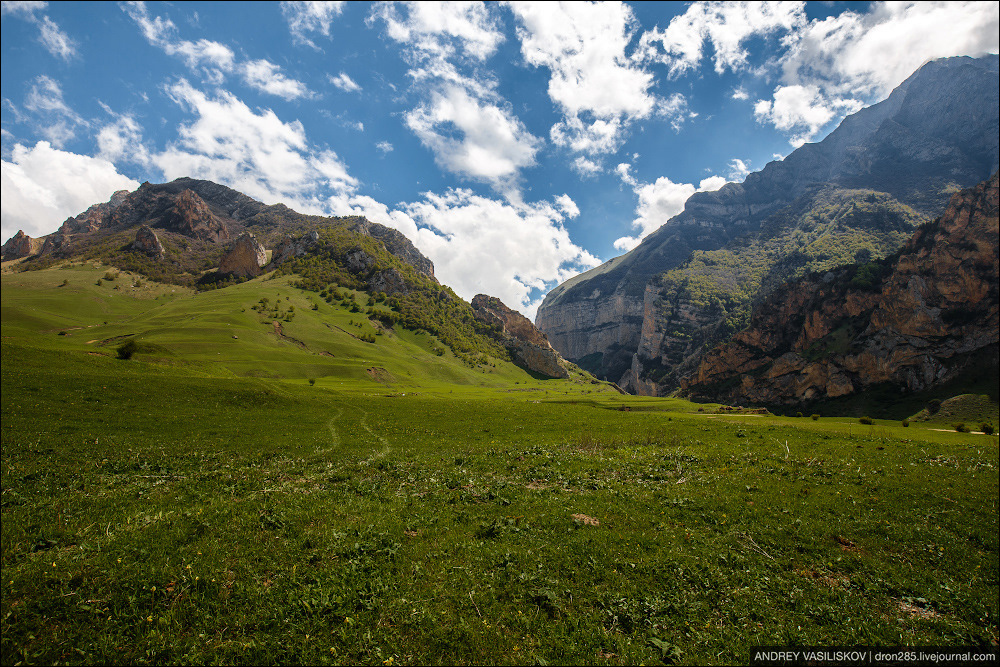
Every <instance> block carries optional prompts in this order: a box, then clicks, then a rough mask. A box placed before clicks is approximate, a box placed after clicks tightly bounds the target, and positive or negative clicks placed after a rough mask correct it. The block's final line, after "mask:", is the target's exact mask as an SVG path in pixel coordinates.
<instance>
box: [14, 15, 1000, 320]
mask: <svg viewBox="0 0 1000 667" xmlns="http://www.w3.org/2000/svg"><path fill="white" fill-rule="evenodd" d="M998 15H1000V9H998V3H996V2H971V3H961V2H945V3H933V2H919V3H892V4H881V3H871V4H870V3H841V2H812V3H799V2H776V3H722V4H703V3H656V2H642V3H635V4H627V3H622V4H619V3H611V2H607V3H598V4H591V3H579V2H578V3H566V4H560V3H554V2H545V3H540V4H532V3H490V4H481V3H433V2H420V3H416V4H406V3H361V2H350V3H341V2H283V3H263V2H261V3H249V4H243V3H237V2H227V3H198V2H184V3H152V2H150V3H139V2H136V3H76V2H58V3H51V4H48V3H45V2H4V3H3V14H2V49H3V58H2V84H0V85H2V91H0V94H2V103H3V117H2V157H3V164H2V168H3V171H2V188H3V191H2V206H3V210H2V226H3V228H2V232H3V239H4V240H6V239H7V238H9V237H10V236H12V235H13V234H14V233H16V231H17V230H18V229H24V230H25V232H26V233H28V234H29V235H31V236H41V235H44V234H47V233H50V232H52V231H54V230H55V229H56V228H57V227H58V226H59V225H60V224H61V223H62V221H63V220H64V219H65V218H66V217H67V216H70V215H75V214H77V213H79V212H81V211H82V210H84V209H85V208H86V207H87V206H88V205H90V204H92V203H95V202H98V201H106V200H107V199H108V197H109V196H110V195H111V194H112V193H113V192H114V191H115V190H118V189H133V188H135V187H137V186H138V184H139V183H140V182H142V181H146V180H148V181H152V182H162V181H165V180H172V179H174V178H177V177H179V176H192V177H195V178H206V179H210V180H215V181H218V182H221V183H224V184H226V185H229V186H231V187H234V188H236V189H238V190H241V191H243V192H245V193H247V194H249V195H250V196H252V197H255V198H257V199H260V200H261V201H264V202H265V203H277V202H284V203H286V204H288V205H289V206H291V207H292V208H295V209H296V210H300V211H303V212H311V213H322V214H328V215H346V214H353V213H361V214H364V215H367V216H368V217H369V218H370V219H372V220H374V221H376V222H381V223H383V224H387V225H390V226H392V227H395V228H397V229H399V230H400V231H402V232H403V233H404V234H406V235H407V236H408V237H409V238H410V239H411V240H413V241H414V243H416V245H417V247H418V248H420V249H421V251H423V252H424V254H426V255H427V256H428V257H429V258H430V259H431V260H433V261H434V263H435V267H436V272H437V275H438V278H439V279H440V280H441V281H442V282H444V283H446V284H448V285H451V286H452V287H453V288H455V290H456V291H457V292H458V293H459V294H460V295H461V296H463V297H465V298H466V299H471V298H472V296H474V295H475V294H477V293H479V292H485V293H488V294H491V295H494V296H498V297H500V298H501V299H502V300H503V301H505V302H506V303H507V304H508V305H510V306H511V307H514V308H518V309H520V310H521V311H522V312H525V313H526V314H528V315H529V316H533V315H534V312H535V310H536V308H537V305H538V303H539V302H540V300H541V298H542V297H543V296H544V294H545V292H546V291H547V290H548V289H551V288H552V287H553V286H555V285H556V284H557V283H558V282H560V281H562V280H565V279H566V278H568V277H570V276H572V275H574V274H575V273H577V272H579V271H581V270H585V269H587V268H590V267H592V266H595V265H597V264H599V263H600V262H602V261H606V260H608V259H611V258H612V257H614V256H616V255H619V254H621V253H623V252H625V251H626V250H628V249H630V248H632V247H634V246H635V245H636V244H637V243H638V242H639V241H640V240H641V238H642V237H643V236H645V235H646V234H648V233H649V232H651V231H652V230H654V229H655V228H656V227H658V226H659V225H661V224H663V223H664V222H666V220H667V219H669V218H670V217H671V216H672V215H675V214H676V213H678V212H680V211H681V210H682V208H683V202H684V200H685V199H686V198H687V197H688V196H690V194H692V193H693V192H695V191H696V190H698V189H717V188H718V187H721V185H722V184H723V183H725V182H726V181H727V180H729V181H742V180H743V178H744V177H745V175H746V174H747V173H748V172H749V171H756V170H758V169H761V168H762V167H763V166H764V165H765V164H766V163H767V162H768V161H770V160H773V159H780V158H781V157H783V156H785V155H787V154H788V153H789V152H790V151H792V150H793V149H794V148H795V147H796V146H798V145H801V144H802V143H804V142H807V141H818V140H820V139H822V138H823V137H824V136H825V135H826V134H827V133H828V132H829V131H830V130H832V129H833V128H834V127H836V125H837V123H838V122H839V121H840V120H841V119H842V118H843V117H844V116H845V115H847V114H849V113H851V112H853V111H856V110H857V109H859V108H861V107H862V106H866V105H868V104H871V103H873V102H876V101H879V100H881V99H884V97H885V96H886V95H887V94H888V93H889V92H890V91H891V90H892V88H893V87H895V86H896V85H898V84H899V83H900V82H901V81H902V80H903V79H905V78H906V77H907V76H908V75H909V74H910V73H912V72H913V71H914V70H915V69H917V68H918V67H919V66H920V65H921V64H923V63H924V62H926V61H927V60H929V59H932V58H937V57H944V56H953V55H972V56H978V55H983V54H985V53H997V51H998V50H1000V46H998V43H1000V36H998V35H1000V28H998V25H1000V18H998Z"/></svg>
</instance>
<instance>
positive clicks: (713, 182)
mask: <svg viewBox="0 0 1000 667" xmlns="http://www.w3.org/2000/svg"><path fill="white" fill-rule="evenodd" d="M728 182H729V181H728V180H726V179H725V178H723V177H722V176H709V177H708V178H703V179H701V181H700V182H699V183H698V192H715V191H716V190H718V189H719V188H721V187H722V186H723V185H725V184H726V183H728Z"/></svg>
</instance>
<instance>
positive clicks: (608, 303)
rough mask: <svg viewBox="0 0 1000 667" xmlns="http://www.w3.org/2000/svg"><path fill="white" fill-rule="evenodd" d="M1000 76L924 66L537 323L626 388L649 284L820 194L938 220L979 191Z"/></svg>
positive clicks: (558, 292)
mask: <svg viewBox="0 0 1000 667" xmlns="http://www.w3.org/2000/svg"><path fill="white" fill-rule="evenodd" d="M998 69H1000V59H998V57H997V56H995V55H991V56H986V57H983V58H967V57H962V58H946V59H941V60H937V61H932V62H930V63H928V64H926V65H924V66H923V67H922V68H921V69H920V70H918V71H917V72H916V73H914V74H913V75H912V76H910V77H909V78H908V79H907V80H906V81H905V82H903V83H902V84H900V86H899V87H898V88H896V90H894V91H893V92H892V94H891V95H890V96H889V97H888V98H887V99H886V100H884V101H883V102H880V103H878V104H875V105H873V106H871V107H868V108H866V109H862V110H861V111H859V112H857V113H856V114H853V115H852V116H849V117H847V118H845V119H844V121H843V122H842V123H841V124H840V126H839V127H838V128H837V129H836V130H834V131H833V132H832V133H831V134H830V135H829V136H828V137H826V138H825V139H824V140H823V141H821V142H819V143H816V144H806V145H804V146H802V147H800V148H798V149H796V150H795V151H793V152H792V153H791V154H790V155H789V156H788V157H786V158H785V159H784V160H781V161H776V162H771V163H769V164H768V165H766V166H765V167H764V168H763V169H762V170H761V171H759V172H756V173H752V174H750V175H748V176H747V178H746V180H745V181H744V182H743V183H742V184H737V183H730V184H727V185H725V186H724V187H722V188H721V189H720V190H718V191H716V192H699V193H695V194H694V195H692V196H691V197H690V198H689V199H688V200H687V202H686V203H685V208H684V211H683V212H681V213H680V214H678V215H677V216H674V217H673V218H671V219H670V220H665V221H664V223H665V224H663V226H661V227H660V228H659V229H658V230H656V231H655V232H653V233H652V234H650V235H649V236H647V237H646V238H645V239H644V240H643V242H642V243H641V244H639V246H638V247H636V248H635V249H633V250H632V251H630V252H629V253H627V254H625V255H623V256H621V257H617V258H615V259H613V260H611V261H610V262H607V263H605V264H603V265H601V266H599V267H597V268H595V269H592V270H590V271H588V272H586V273H583V274H581V275H579V276H576V277H574V278H573V279H571V280H570V281H567V282H566V283H563V284H562V285H559V286H558V287H556V288H555V289H553V290H552V291H550V292H549V293H548V295H546V297H545V300H544V301H543V303H542V305H541V307H540V308H539V309H538V315H537V317H536V319H535V322H536V324H537V325H538V327H539V328H540V329H541V330H542V331H544V332H546V333H547V334H548V335H549V339H550V340H551V342H552V345H553V347H555V349H556V350H558V351H559V352H560V353H562V354H563V356H565V357H566V358H567V359H569V360H571V361H574V362H576V363H579V364H580V365H581V366H582V367H584V368H586V369H587V370H590V371H592V372H594V373H595V374H597V375H598V376H599V377H602V378H604V379H609V380H618V379H619V378H621V377H622V376H623V374H626V373H628V372H630V371H631V369H632V368H633V363H632V357H633V355H634V354H635V353H637V352H638V350H639V346H640V337H641V333H642V329H643V323H642V314H643V310H644V296H645V290H646V286H647V285H648V284H649V282H650V280H652V279H653V278H655V277H656V276H658V275H660V274H662V273H663V272H664V271H667V270H669V269H672V268H675V267H677V266H679V265H680V264H681V263H682V262H684V261H685V260H687V259H688V258H689V257H690V256H691V253H692V252H693V251H695V250H704V251H710V250H715V249H718V248H722V247H724V246H726V245H727V244H729V243H736V242H739V240H740V239H742V238H743V237H745V236H746V235H747V234H750V233H754V232H757V231H758V230H760V227H761V224H762V223H763V222H765V221H766V220H768V218H769V217H770V216H772V215H774V214H776V213H777V212H778V211H780V210H781V209H782V208H784V207H786V206H789V205H790V204H792V203H793V202H794V201H795V200H796V199H797V198H799V197H801V196H803V195H804V194H806V193H808V192H809V191H811V190H812V189H815V188H817V187H820V186H822V185H824V184H828V185H833V186H836V187H841V188H866V189H871V190H875V191H878V192H882V193H888V194H889V195H891V196H892V197H893V198H894V199H895V200H897V201H899V202H902V203H903V204H906V205H908V206H911V207H913V209H914V210H916V211H917V212H918V213H920V214H925V215H928V216H930V215H937V214H938V213H939V212H940V210H941V209H942V208H943V207H944V205H945V204H946V202H947V198H948V196H949V195H950V193H951V192H953V191H954V189H955V186H956V185H958V186H959V187H968V186H971V185H974V184H975V183H977V182H980V181H982V180H984V179H986V178H988V177H989V175H990V174H992V173H993V172H994V171H996V169H997V164H998V156H1000V142H998V139H997V137H998V133H1000V128H998V125H1000V122H998V117H997V114H996V109H997V107H998V104H1000V94H998V90H1000V87H998V83H997V81H998V77H997V72H998ZM668 356H677V355H672V354H668Z"/></svg>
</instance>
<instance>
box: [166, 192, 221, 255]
mask: <svg viewBox="0 0 1000 667" xmlns="http://www.w3.org/2000/svg"><path fill="white" fill-rule="evenodd" d="M164 226H165V227H167V228H168V229H173V230H176V231H177V232H178V233H180V234H183V235H184V236H190V237H191V238H196V239H202V240H204V241H212V242H213V243H221V242H222V241H226V240H228V239H229V229H228V228H227V227H226V223H225V221H223V220H222V218H220V217H218V216H217V215H214V214H213V213H212V211H211V209H210V208H209V207H208V204H206V203H205V200H204V199H202V198H201V197H199V196H198V195H197V194H195V193H194V191H193V190H184V191H183V192H181V193H180V195H178V196H177V198H176V200H175V201H174V206H173V209H172V210H171V211H170V212H169V213H168V214H167V216H166V220H165V221H164Z"/></svg>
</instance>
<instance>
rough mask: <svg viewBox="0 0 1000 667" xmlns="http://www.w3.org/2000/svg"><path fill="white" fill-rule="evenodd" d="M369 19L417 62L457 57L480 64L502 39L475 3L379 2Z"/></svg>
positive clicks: (484, 8)
mask: <svg viewBox="0 0 1000 667" xmlns="http://www.w3.org/2000/svg"><path fill="white" fill-rule="evenodd" d="M401 9H402V10H404V11H402V12H401V11H399V10H401ZM372 18H379V19H382V20H383V21H385V24H386V31H387V34H388V35H389V37H390V38H392V39H393V40H394V41H396V42H400V43H402V44H406V45H408V46H410V47H411V48H412V49H413V51H414V54H411V55H417V57H418V58H421V59H423V58H431V59H435V60H447V59H449V58H452V57H454V56H456V55H457V56H464V57H468V58H472V59H475V60H479V61H482V60H485V59H486V58H487V57H488V56H490V55H492V54H493V53H494V51H496V48H497V46H498V45H499V44H500V42H502V41H503V39H504V37H503V33H502V32H501V31H500V30H499V28H498V26H497V22H496V20H495V19H494V18H493V17H492V16H491V15H490V13H489V10H488V8H487V6H486V5H484V4H482V3H478V2H403V3H396V4H389V3H383V4H381V5H379V6H377V7H376V9H375V10H374V11H373V12H372Z"/></svg>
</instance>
